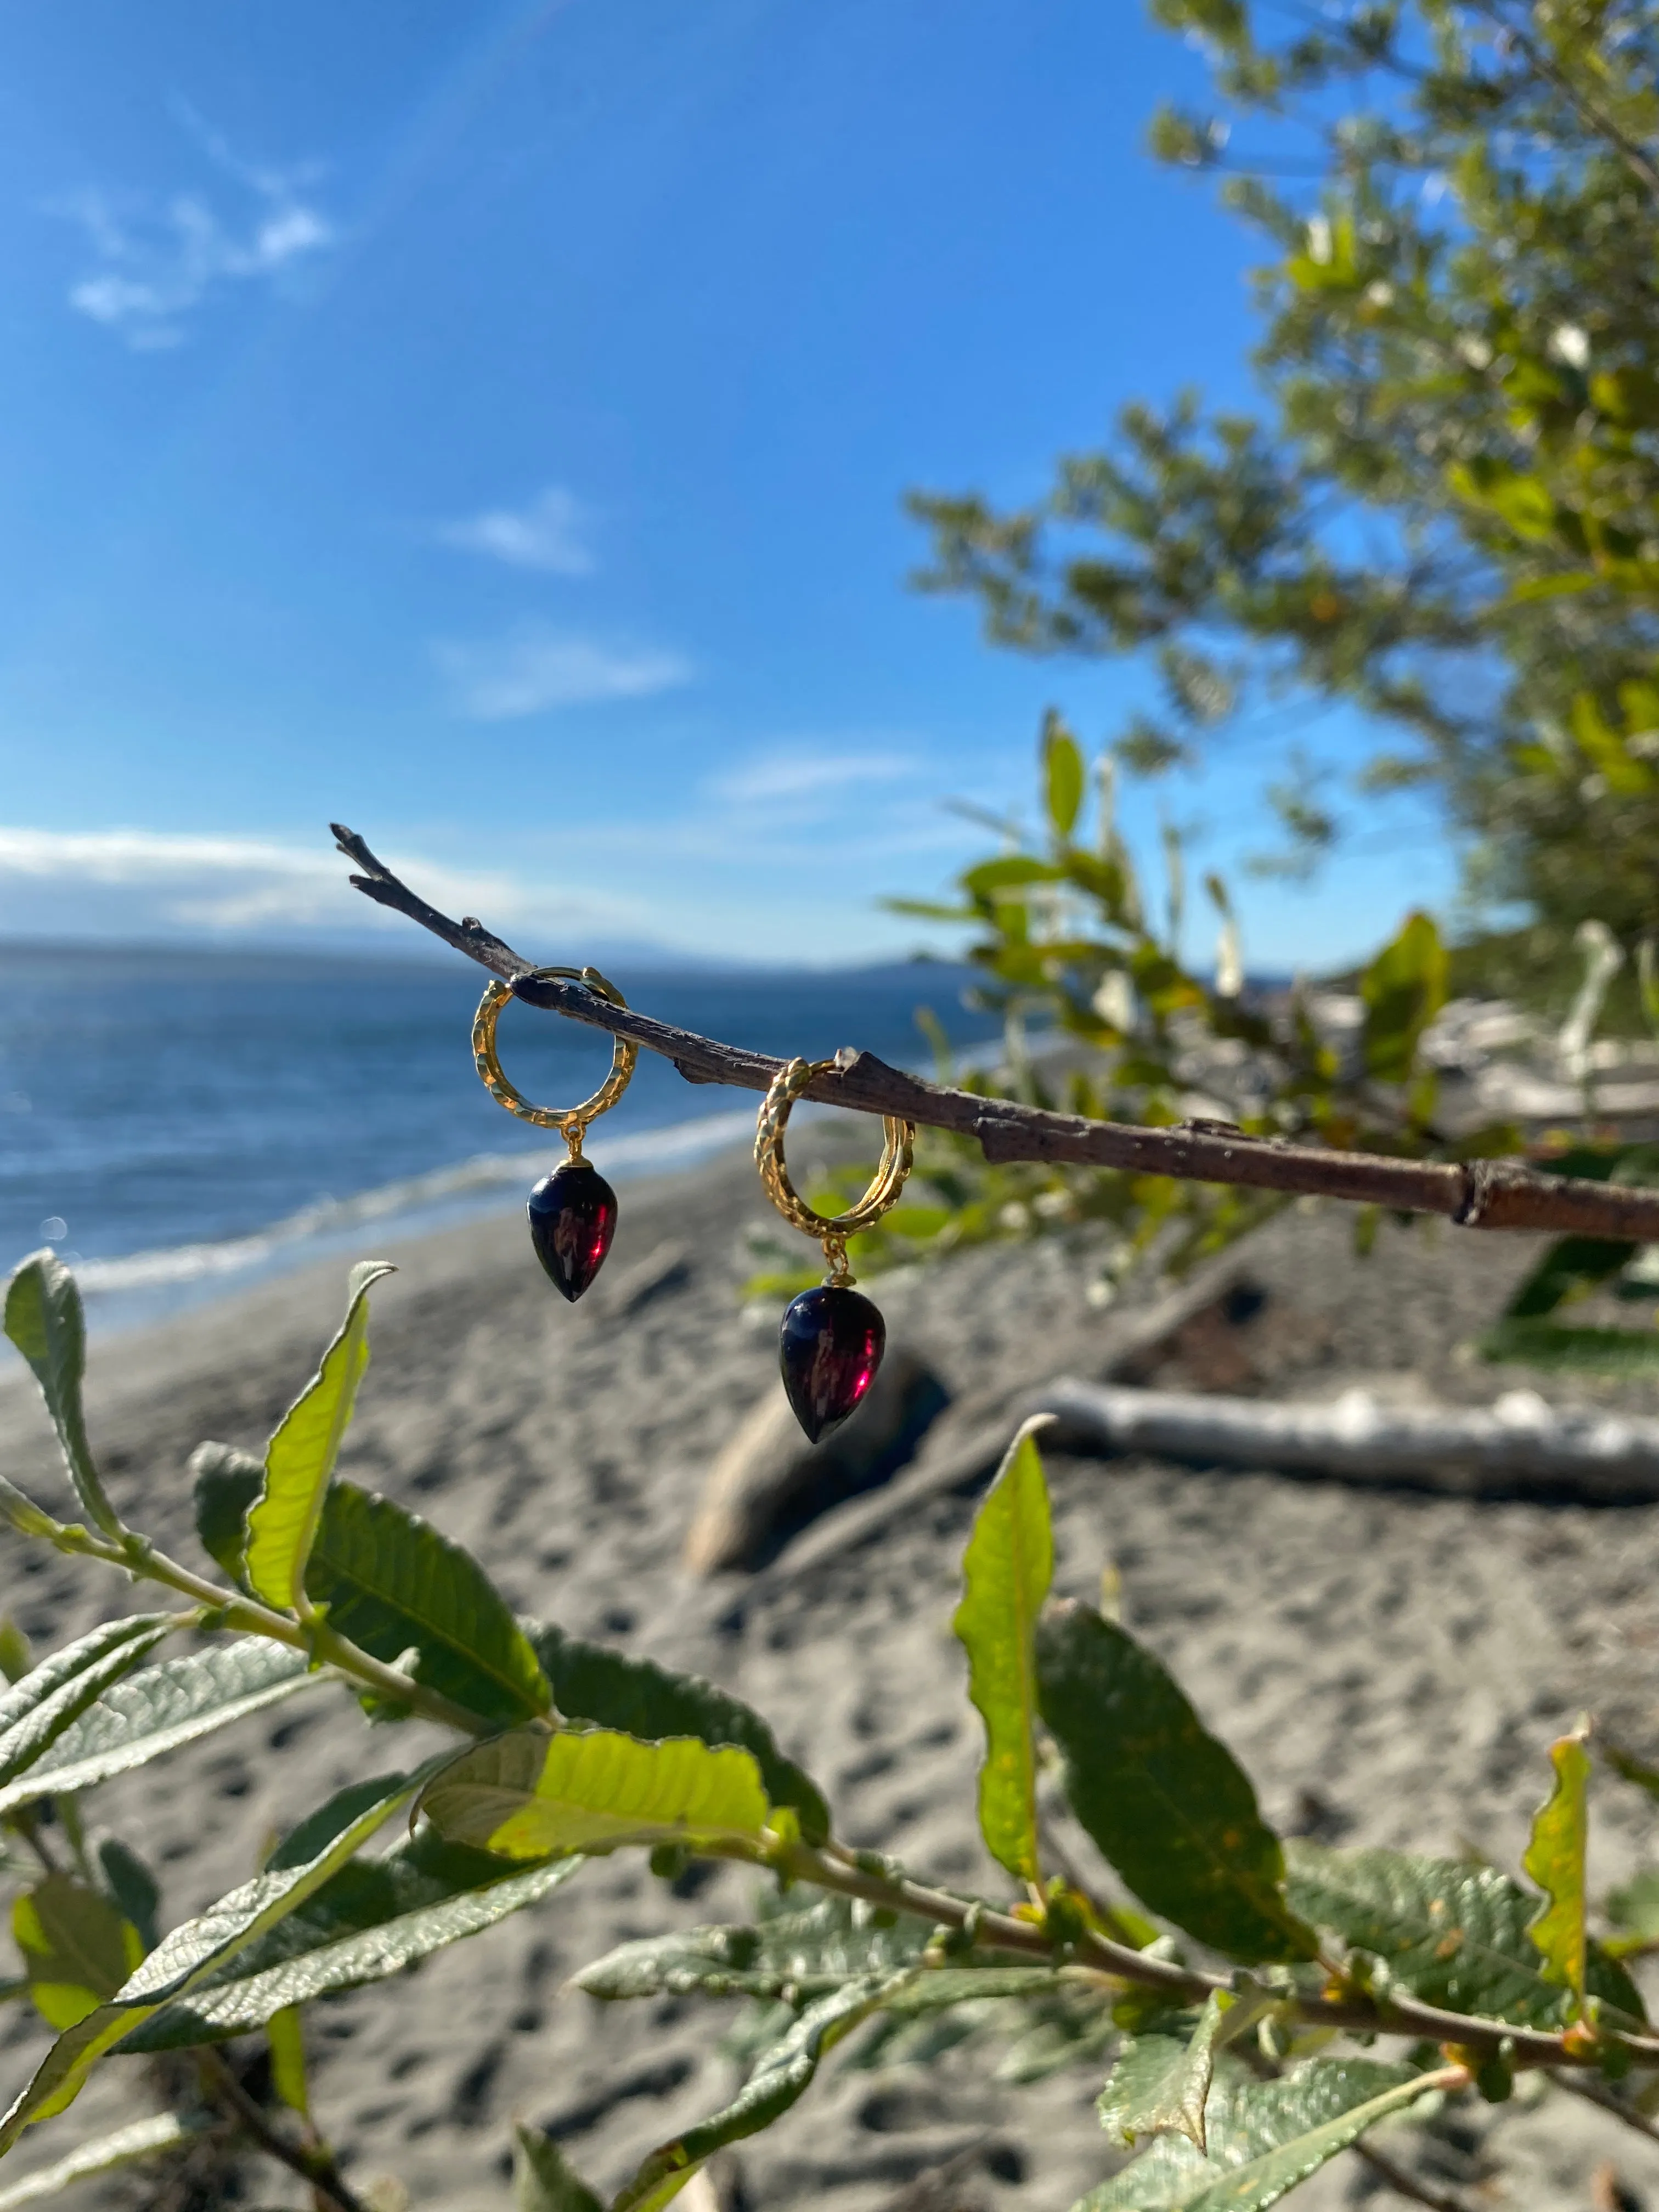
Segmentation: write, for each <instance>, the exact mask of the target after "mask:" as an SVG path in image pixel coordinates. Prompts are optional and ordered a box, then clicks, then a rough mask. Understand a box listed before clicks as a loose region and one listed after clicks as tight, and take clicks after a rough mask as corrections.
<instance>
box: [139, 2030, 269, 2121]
mask: <svg viewBox="0 0 1659 2212" xmlns="http://www.w3.org/2000/svg"><path fill="white" fill-rule="evenodd" d="M265 2042H266V2044H267V2045H269V2047H270V2086H271V2087H272V2088H273V2089H274V2090H275V2091H276V2094H277V2097H278V2098H279V2099H280V2100H281V2101H282V2102H283V2104H284V2105H286V2106H288V2108H289V2112H297V2113H298V2114H299V2115H300V2118H301V2119H302V2120H304V2121H306V2122H307V2124H308V2123H309V2121H310V2118H311V2088H310V2085H309V2083H308V2082H307V2079H306V2039H305V2029H304V2027H303V2025H302V2024H301V2016H300V2008H299V2007H298V2006H297V2005H284V2006H283V2009H282V2011H281V2012H274V2013H272V2015H270V2019H269V2020H268V2021H266V2022H265ZM128 2047H129V2049H131V2045H129V2046H128Z"/></svg>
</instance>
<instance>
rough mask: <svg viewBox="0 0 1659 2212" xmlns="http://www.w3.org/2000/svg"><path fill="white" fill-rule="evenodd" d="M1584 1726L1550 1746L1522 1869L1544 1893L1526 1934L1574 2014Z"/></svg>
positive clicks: (1585, 1821) (1580, 1922)
mask: <svg viewBox="0 0 1659 2212" xmlns="http://www.w3.org/2000/svg"><path fill="white" fill-rule="evenodd" d="M1588 1734H1589V1724H1588V1723H1580V1725H1579V1726H1578V1727H1577V1729H1574V1730H1573V1731H1572V1732H1571V1735H1564V1736H1561V1737H1559V1738H1558V1739H1557V1741H1555V1742H1554V1743H1553V1744H1552V1745H1551V1746H1550V1764H1551V1765H1552V1766H1553V1767H1554V1769H1555V1781H1554V1784H1553V1787H1552V1789H1551V1790H1550V1794H1549V1796H1547V1798H1546V1799H1545V1801H1544V1802H1543V1804H1542V1805H1541V1806H1540V1807H1539V1808H1538V1811H1537V1812H1536V1813H1535V1814H1534V1816H1533V1823H1532V1837H1531V1839H1530V1841H1529V1842H1528V1845H1527V1850H1526V1856H1525V1857H1523V1858H1522V1862H1521V1863H1522V1866H1523V1867H1524V1868H1525V1869H1526V1871H1527V1872H1528V1874H1529V1875H1531V1876H1532V1878H1533V1880H1534V1881H1535V1882H1536V1883H1537V1884H1538V1887H1540V1889H1541V1890H1542V1891H1543V1892H1544V1894H1545V1898H1546V1899H1547V1902H1546V1903H1545V1904H1544V1905H1541V1906H1540V1907H1539V1910H1538V1911H1537V1913H1536V1915H1535V1916H1534V1919H1533V1921H1532V1923H1531V1925H1530V1927H1529V1928H1528V1931H1527V1932H1528V1935H1529V1936H1531V1937H1532V1940H1533V1942H1534V1944H1535V1945H1536V1946H1537V1948H1538V1949H1539V1951H1540V1952H1541V1954H1543V1960H1544V1972H1545V1975H1546V1976H1547V1978H1548V1979H1549V1980H1550V1981H1552V1982H1565V1984H1566V1986H1567V1988H1568V1989H1569V1990H1571V1994H1572V2002H1573V2015H1574V2017H1575V2018H1577V2017H1578V2016H1579V2015H1582V2013H1583V2009H1584V1974H1585V1967H1586V1950H1585V1944H1586V1938H1585V1931H1584V1856H1585V1853H1586V1851H1587V1850H1588V1848H1589V1771H1590V1757H1589V1752H1588V1751H1587V1750H1586V1749H1585V1747H1584V1739H1585V1737H1586V1735H1588Z"/></svg>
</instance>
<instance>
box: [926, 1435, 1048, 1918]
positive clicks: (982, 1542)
mask: <svg viewBox="0 0 1659 2212" xmlns="http://www.w3.org/2000/svg"><path fill="white" fill-rule="evenodd" d="M1044 1425H1046V1424H1045V1421H1044V1419H1043V1417H1042V1416H1041V1415H1039V1416H1038V1417H1037V1419H1036V1420H1035V1421H1028V1422H1027V1423H1026V1424H1025V1426H1024V1428H1023V1429H1022V1430H1021V1431H1020V1432H1019V1434H1018V1436H1017V1437H1015V1439H1014V1441H1013V1443H1012V1444H1011V1445H1010V1446H1009V1448H1008V1451H1007V1454H1006V1457H1005V1458H1004V1460H1003V1462H1002V1465H1001V1466H1000V1468H998V1470H997V1476H996V1480H995V1481H994V1482H993V1484H992V1485H991V1487H990V1489H989V1490H988V1491H987V1492H986V1494H985V1498H984V1502H983V1503H982V1504H981V1506H980V1509H979V1511H978V1512H977V1514H975V1516H974V1527H973V1533H972V1534H971V1535H970V1536H969V1540H968V1548H967V1551H966V1552H965V1553H964V1554H963V1562H962V1571H963V1581H964V1583H965V1584H966V1592H965V1595H963V1601H962V1603H961V1604H960V1605H959V1606H958V1607H957V1610H956V1615H955V1618H954V1619H953V1620H952V1621H951V1627H952V1628H953V1629H954V1630H955V1631H956V1633H957V1639H958V1640H959V1642H960V1643H961V1644H962V1645H963V1649H964V1650H966V1652H967V1654H968V1694H969V1697H970V1698H971V1699H972V1700H973V1702H974V1704H975V1706H976V1707H977V1708H978V1711H979V1713H980V1716H981V1718H982V1719H983V1721H984V1723H985V1763H984V1765H982V1766H981V1768H980V1771H979V1827H980V1833H981V1835H982V1836H983V1837H984V1838H985V1843H986V1847H987V1850H989V1851H990V1853H991V1856H992V1857H994V1859H995V1860H996V1861H997V1862H998V1863H999V1864H1000V1866H1003V1867H1005V1868H1006V1869H1007V1871H1008V1872H1009V1873H1010V1874H1011V1875H1013V1877H1014V1879H1015V1880H1016V1881H1026V1882H1035V1881H1040V1880H1041V1879H1042V1870H1041V1868H1040V1866H1039V1864H1038V1860H1037V1806H1036V1741H1035V1729H1036V1701H1037V1692H1036V1656H1035V1638H1036V1623H1037V1615H1038V1614H1039V1613H1041V1612H1042V1601H1043V1600H1044V1599H1045V1598H1046V1597H1047V1596H1048V1585H1049V1583H1051V1582H1052V1581H1053V1579H1054V1533H1053V1530H1052V1529H1051V1528H1050V1527H1049V1522H1048V1484H1047V1482H1046V1481H1045V1480H1044V1479H1043V1473H1042V1456H1041V1455H1040V1454H1039V1452H1038V1450H1037V1448H1036V1438H1035V1436H1034V1434H1033V1431H1034V1430H1035V1429H1037V1428H1041V1427H1042V1426H1044Z"/></svg>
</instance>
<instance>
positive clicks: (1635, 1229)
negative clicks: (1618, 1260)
mask: <svg viewBox="0 0 1659 2212" xmlns="http://www.w3.org/2000/svg"><path fill="white" fill-rule="evenodd" d="M333 826H334V834H335V837H336V839H337V842H338V844H339V847H340V849H341V851H342V852H343V853H344V854H346V855H347V857H348V858H349V859H350V860H355V861H356V863H357V865H358V866H359V867H360V868H361V869H362V870H363V871H364V872H363V873H362V874H361V875H354V876H353V877H352V878H351V881H352V883H353V884H355V885H356V888H357V889H358V890H360V891H362V893H363V894H364V896H366V897H368V898H372V899H374V901H375V902H376V903H377V904H379V905H380V906H384V907H389V908H392V911H393V912H394V913H397V914H402V915H407V916H408V917H409V919H410V921H416V922H418V923H419V924H420V926H421V927H422V929H428V930H430V931H431V932H432V933H433V935H434V936H435V937H440V938H441V939H443V941H444V943H445V944H446V945H453V947H454V948H455V950H456V951H458V952H464V953H465V955H466V957H468V959H470V960H476V961H477V963H478V964H479V966H480V967H482V968H485V969H488V970H489V973H490V974H491V975H499V976H500V977H501V979H502V981H505V982H507V983H510V984H511V985H512V986H513V996H514V997H515V998H519V999H522V1000H524V1002H525V1004H526V1006H539V1007H541V1008H542V1009H544V1011H545V1012H550V1013H557V1014H563V1015H565V1016H567V1017H568V1018H569V1019H571V1020H572V1021H578V1022H585V1023H586V1024H588V1025H589V1026H590V1027H592V1028H594V1029H599V1030H605V1031H606V1032H607V1033H608V1034H609V1035H611V1036H624V1037H629V1038H631V1039H632V1040H633V1042H635V1044H638V1045H641V1046H642V1047H643V1048H645V1049H646V1050H647V1051H648V1052H655V1053H660V1054H662V1055H663V1057H664V1058H665V1059H666V1060H671V1061H672V1062H673V1064H674V1066H676V1067H677V1068H678V1070H679V1072H680V1073H681V1074H682V1075H683V1076H684V1078H685V1079H686V1080H687V1082H688V1083H722V1084H728V1085H732V1087H733V1088H735V1089H738V1090H742V1091H769V1089H770V1088H771V1086H772V1084H773V1081H774V1079H775V1078H776V1076H777V1075H778V1074H779V1073H781V1070H782V1068H783V1066H785V1063H784V1062H783V1061H782V1060H775V1059H773V1058H772V1057H771V1056H770V1055H769V1054H766V1053H762V1052H750V1051H748V1050H747V1049H746V1048H743V1047H741V1046H738V1045H730V1044H723V1043H721V1042H719V1041H718V1040H717V1039H715V1038H713V1037H705V1036H697V1035H696V1032H695V1031H694V1030H682V1029H677V1028H676V1027H675V1026H674V1025H673V1024H671V1023H670V1022H659V1021H656V1020H654V1019H653V1018H652V1017H651V1016H650V1015H649V1014H641V1013H636V1012H635V1011H634V1010H633V1008H632V1007H629V1006H612V1005H611V1003H610V1001H609V1000H605V999H602V998H601V997H600V996H599V994H598V993H597V992H595V991H590V990H588V989H587V988H586V987H585V986H584V985H583V984H581V983H571V982H563V981H559V980H557V979H556V978H553V979H539V980H538V979H537V977H536V975H535V969H534V965H533V963H532V962H530V961H528V960H526V958H525V957H523V955H522V954H520V953H518V952H515V951H513V947H512V946H511V945H507V944H506V943H504V942H503V941H502V939H501V938H499V937H497V936H495V934H494V933H493V932H491V931H489V930H488V929H486V928H485V927H483V923H482V922H480V921H476V920H475V919H474V918H473V917H472V916H471V915H468V916H466V917H465V919H464V920H462V921H452V920H451V919H450V917H449V916H448V915H444V914H441V913H439V911H438V909H437V908H435V907H434V906H430V905H428V902H427V901H426V900H425V899H423V898H422V897H420V896H419V895H418V894H417V893H416V892H415V891H412V890H410V888H409V886H408V885H407V884H404V882H402V881H401V880H400V878H398V877H397V876H395V875H394V874H393V873H392V871H391V869H390V868H388V867H387V866H386V864H385V862H384V861H382V860H379V859H377V857H376V856H375V854H374V853H373V852H371V851H370V849H369V848H368V845H366V844H365V843H364V842H363V840H362V838H361V837H360V836H357V834H356V831H355V830H351V829H346V828H345V827H344V826H343V824H342V823H335V824H334V825H333ZM802 1096H803V1097H806V1098H811V1099H816V1100H817V1101H819V1102H820V1103H823V1104H824V1105H829V1106H842V1107H846V1108H848V1109H851V1110H852V1111H853V1112H854V1113H860V1114H877V1115H884V1116H885V1115H890V1116H893V1117H895V1118H896V1119H898V1120H901V1121H915V1122H918V1123H920V1124H921V1125H923V1126H924V1127H927V1128H931V1129H950V1130H953V1131H955V1132H956V1133H957V1134H958V1135H962V1136H967V1137H973V1138H975V1139H977V1140H978V1142H979V1145H980V1146H981V1150H982V1151H983V1152H984V1154H985V1157H986V1158H987V1160H992V1161H997V1162H1012V1161H1015V1160H1039V1161H1050V1162H1054V1163H1056V1164H1059V1163H1066V1164H1072V1165H1075V1166H1079V1167H1097V1168H1116V1169H1121V1170H1126V1171H1127V1172H1129V1173H1131V1174H1134V1175H1157V1176H1171V1177H1173V1178H1175V1179H1176V1180H1177V1181H1180V1182H1208V1183H1225V1184H1229V1185H1232V1186H1235V1187H1237V1188H1246V1189H1252V1190H1273V1191H1281V1192H1285V1193H1293V1194H1300V1195H1304V1196H1310V1197H1324V1198H1336V1199H1341V1200H1346V1201H1348V1202H1350V1203H1352V1204H1358V1205H1365V1206H1384V1207H1386V1208H1388V1209H1389V1211H1390V1212H1401V1213H1431V1214H1438V1215H1440V1216H1442V1217H1443V1218H1446V1219H1449V1220H1451V1221H1454V1222H1455V1223H1456V1224H1457V1225H1459V1226H1460V1227H1462V1228H1465V1229H1515V1230H1548V1231H1553V1232H1554V1233H1556V1234H1557V1235H1560V1234H1563V1233H1566V1234H1571V1235H1577V1236H1584V1237H1602V1238H1609V1239H1616V1240H1618V1241H1620V1242H1623V1243H1659V1190H1644V1189H1641V1188H1638V1187H1637V1186H1635V1185H1626V1184H1619V1183H1611V1182H1591V1181H1590V1180H1589V1178H1588V1177H1586V1176H1553V1175H1544V1174H1541V1173H1539V1172H1538V1171H1537V1170H1534V1169H1531V1168H1528V1167H1524V1166H1522V1165H1520V1164H1517V1163H1516V1162H1514V1161H1509V1160H1475V1161H1445V1160H1412V1159H1401V1158H1395V1157H1393V1156H1391V1155H1389V1154H1385V1153H1381V1152H1337V1151H1334V1150H1329V1149H1327V1148H1325V1147H1323V1146H1314V1145H1296V1144H1290V1143H1287V1142H1285V1141H1282V1140H1280V1139H1278V1138H1273V1139H1266V1138H1261V1137H1251V1136H1247V1135H1246V1134H1245V1133H1243V1131H1242V1130H1233V1129H1226V1128H1218V1127H1216V1126H1215V1125H1213V1124H1209V1125H1201V1124H1194V1123H1183V1122H1177V1123H1176V1124H1175V1126H1174V1127H1170V1128H1143V1127H1139V1126H1138V1125H1136V1124H1133V1123H1130V1122H1123V1121H1098V1120H1094V1119H1091V1118H1090V1117H1089V1116H1087V1115H1080V1114H1055V1113H1051V1112H1049V1111H1048V1110H1047V1109H1045V1108H1042V1107H1036V1106H1027V1105H1024V1104H1022V1103H1020V1102H1019V1101H1018V1100H1017V1099H1011V1098H988V1097H981V1096H980V1095H979V1094H978V1093H976V1092H975V1091H953V1090H951V1089H948V1088H946V1087H945V1086H943V1085H937V1084H932V1083H924V1082H923V1081H921V1079H920V1078H919V1077H916V1076H914V1075H909V1074H907V1073H905V1072H904V1070H903V1069H902V1068H897V1067H890V1066H888V1065H887V1063H886V1062H885V1061H884V1060H878V1058H877V1057H876V1055H875V1054H874V1053H870V1052H852V1051H843V1052H842V1053H840V1054H837V1055H836V1061H835V1064H834V1066H831V1067H829V1068H828V1069H826V1070H825V1071H824V1073H823V1074H821V1075H817V1076H815V1077H814V1078H813V1079H812V1080H811V1083H809V1084H808V1085H807V1086H806V1088H805V1091H803V1093H802Z"/></svg>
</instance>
